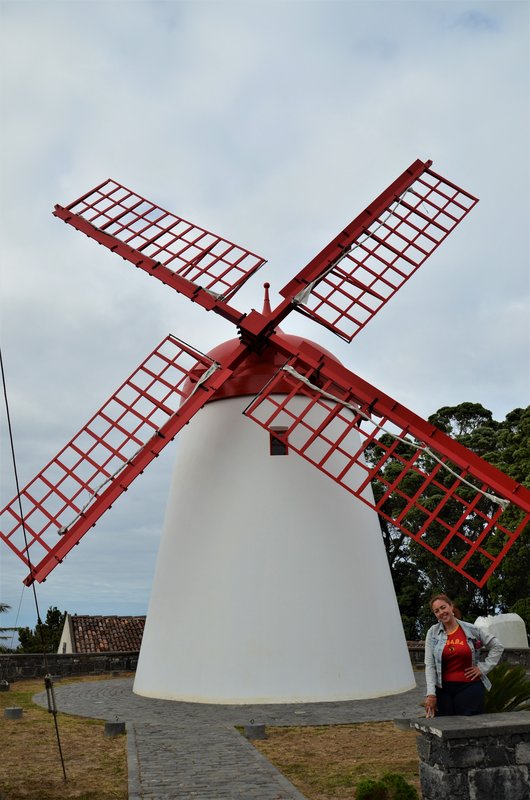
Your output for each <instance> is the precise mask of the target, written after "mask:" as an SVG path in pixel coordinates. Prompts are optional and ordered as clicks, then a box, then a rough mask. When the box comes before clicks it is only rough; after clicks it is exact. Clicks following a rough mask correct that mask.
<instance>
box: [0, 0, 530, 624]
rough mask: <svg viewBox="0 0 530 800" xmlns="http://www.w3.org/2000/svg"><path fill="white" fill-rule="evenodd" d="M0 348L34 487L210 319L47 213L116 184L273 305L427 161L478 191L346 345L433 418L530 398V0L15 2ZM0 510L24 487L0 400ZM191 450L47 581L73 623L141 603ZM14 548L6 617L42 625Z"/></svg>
mask: <svg viewBox="0 0 530 800" xmlns="http://www.w3.org/2000/svg"><path fill="white" fill-rule="evenodd" d="M0 5H1V11H2V18H1V29H2V33H1V37H2V41H1V47H0V58H1V97H2V109H1V110H2V118H3V119H2V129H1V133H0V145H1V147H0V152H1V159H2V175H1V209H0V210H1V214H0V225H1V248H2V250H1V256H2V257H1V270H2V273H1V303H2V305H1V321H2V331H1V344H2V353H3V360H4V367H5V374H6V382H7V391H8V396H9V401H10V411H11V420H12V425H13V434H14V442H15V448H16V457H17V468H18V475H19V480H20V483H21V486H24V485H25V484H26V483H27V482H29V480H30V479H31V478H33V477H34V475H35V474H36V473H37V472H39V471H40V469H41V468H42V467H43V466H44V465H45V464H46V463H47V462H48V460H49V459H51V458H52V457H53V456H54V455H55V454H56V453H57V452H58V450H59V449H60V448H61V447H62V446H63V445H64V444H65V443H66V442H67V441H68V440H69V439H70V438H71V437H72V436H73V435H74V434H75V433H76V432H77V431H78V430H79V429H80V428H81V427H82V425H83V424H84V423H85V422H86V421H87V419H88V418H89V417H90V416H92V414H93V413H94V412H95V411H96V410H97V409H98V408H99V407H100V406H101V405H102V404H103V402H104V401H105V400H106V399H107V397H108V396H109V395H111V394H112V392H113V391H114V389H115V388H116V387H117V386H118V385H119V384H120V383H121V382H122V380H123V379H124V378H125V377H126V376H128V375H129V374H130V373H131V372H132V371H133V369H134V368H135V366H136V365H137V364H138V363H139V362H140V361H141V360H143V358H144V357H145V356H146V355H147V354H148V353H149V352H151V350H152V349H153V348H154V347H155V345H156V344H158V342H159V341H160V340H161V339H162V338H164V336H165V335H166V334H167V333H169V332H171V333H174V334H176V335H177V336H179V337H180V338H182V339H184V340H185V341H187V342H189V343H190V344H192V345H194V346H196V347H197V348H199V349H201V350H203V351H208V350H210V349H211V348H212V347H213V346H215V345H216V344H218V343H219V342H221V341H223V340H225V339H228V338H231V337H232V336H233V335H234V331H233V329H232V328H231V326H230V325H229V323H227V322H225V321H224V320H221V319H220V318H219V317H215V316H214V315H209V314H207V313H205V312H204V311H203V310H202V309H201V308H198V307H195V306H193V305H192V304H191V303H189V302H188V301H186V299H185V298H183V297H181V296H178V295H177V294H175V293H174V292H173V291H172V290H171V289H169V288H167V287H164V286H163V285H162V284H160V283H159V282H157V281H153V280H150V279H149V278H148V277H147V275H145V273H142V272H140V271H139V270H135V269H133V268H132V267H131V266H129V265H127V264H126V263H125V262H124V261H122V260H121V259H119V258H118V257H116V256H113V255H112V254H111V253H109V252H108V251H107V250H106V249H104V248H102V247H98V246H97V245H96V244H95V243H94V242H92V241H90V240H89V239H87V238H85V237H84V236H82V235H81V234H79V233H77V232H76V231H74V230H73V229H71V228H70V227H69V226H66V225H64V224H63V223H62V222H60V221H59V220H57V219H56V218H54V217H53V216H52V213H51V212H52V210H53V207H54V204H55V203H60V204H64V205H66V204H67V203H68V202H70V201H72V200H73V199H75V198H77V197H78V196H80V195H81V194H83V193H84V192H85V191H87V190H88V189H90V188H92V187H93V186H95V185H96V184H98V183H100V182H101V181H103V180H105V179H106V178H108V177H112V178H114V179H115V180H117V181H118V182H120V183H123V184H125V185H126V186H129V187H131V188H132V189H134V190H136V191H137V192H138V193H139V194H141V195H143V196H144V197H147V198H149V199H151V200H153V201H155V202H157V203H158V204H160V205H162V206H163V207H165V208H167V209H169V210H171V211H174V212H175V213H177V214H179V215H181V216H183V217H184V218H186V219H189V220H192V221H193V222H195V223H197V224H198V225H200V226H203V227H205V228H208V229H210V230H213V231H215V232H216V233H219V234H221V235H223V236H225V237H227V238H228V239H231V240H232V241H235V242H238V243H240V244H242V245H244V246H246V247H248V248H249V249H250V250H253V251H254V252H257V253H258V254H260V255H262V256H264V257H265V258H267V259H268V264H267V265H266V266H265V267H264V268H263V269H262V270H261V271H260V272H259V273H258V274H257V275H256V276H255V277H254V278H253V279H252V280H251V281H249V283H248V284H247V285H246V286H245V287H244V289H243V290H242V291H241V292H240V293H239V294H238V295H236V297H235V298H234V299H233V301H232V305H234V306H236V307H238V308H241V309H242V310H246V309H250V308H251V307H255V308H258V309H261V305H262V295H263V290H262V284H263V282H264V281H265V280H268V281H270V282H271V285H272V286H271V300H272V302H273V304H276V303H277V302H279V299H280V298H279V296H278V295H277V294H276V293H275V290H278V289H280V288H281V287H282V286H283V285H284V284H285V283H287V281H288V279H289V278H291V277H292V276H293V275H294V274H295V273H296V272H298V270H299V269H300V268H301V267H302V266H303V265H304V264H305V263H306V262H307V261H309V259H310V258H311V257H312V256H313V255H314V254H315V253H316V252H318V251H319V250H320V249H321V248H322V247H323V246H324V245H325V244H326V243H327V242H328V241H329V240H330V239H331V238H333V237H334V236H335V235H336V234H337V233H338V232H339V231H340V230H341V229H342V228H343V227H344V226H345V225H346V224H347V223H348V222H349V221H350V220H351V219H353V217H355V216H356V215H357V214H358V213H359V212H360V211H362V210H363V209H364V208H365V207H366V206H367V205H368V203H369V202H370V200H371V199H373V198H374V197H375V196H376V195H378V194H379V193H380V192H381V191H382V190H383V189H384V188H385V187H386V186H387V185H388V184H389V183H391V182H392V181H393V180H394V178H396V177H397V176H398V175H399V174H400V173H401V172H402V171H403V170H404V169H405V168H406V167H407V166H409V164H410V163H411V162H412V161H414V160H415V159H416V158H421V159H428V158H431V159H432V160H433V162H434V164H433V169H434V170H436V171H437V172H439V173H441V174H442V175H444V176H445V177H447V178H448V179H449V180H452V181H454V182H455V183H457V184H459V185H460V186H462V187H463V188H464V189H466V190H468V191H469V192H471V193H472V194H475V195H476V196H478V197H479V198H480V203H479V204H478V205H477V206H476V208H475V209H474V210H473V211H472V213H471V214H470V215H469V216H468V217H467V218H466V220H465V221H464V222H463V223H462V224H461V225H460V226H459V227H458V228H457V230H456V231H455V232H454V233H453V234H452V235H451V236H450V237H449V239H448V240H447V241H446V242H445V243H444V245H443V246H442V247H441V248H440V249H439V250H438V251H437V252H436V253H435V254H434V255H433V256H432V257H431V258H430V259H429V260H428V261H427V263H426V264H425V265H424V266H423V267H422V269H421V270H420V271H419V272H418V274H417V275H416V276H415V277H414V278H413V279H412V280H411V281H410V283H409V284H407V285H406V286H405V287H404V288H403V289H402V290H401V291H400V292H399V293H398V295H397V296H396V297H395V298H394V299H393V300H392V302H391V303H389V304H388V305H387V306H386V307H385V308H384V309H383V310H382V311H381V312H380V314H379V315H378V316H377V317H376V318H375V319H374V320H372V322H371V323H370V324H369V325H368V326H367V328H366V329H365V331H364V332H362V333H361V334H360V335H359V336H358V337H356V339H355V340H354V341H353V342H352V344H350V345H347V344H345V343H344V342H342V341H341V340H340V339H338V338H337V337H335V336H334V335H333V334H332V333H330V332H327V331H325V330H324V329H322V328H321V327H320V326H318V325H317V324H316V323H314V322H311V321H308V320H306V319H304V318H303V317H302V316H301V315H298V314H291V316H290V317H289V319H288V321H286V322H285V323H284V324H283V328H284V330H286V331H287V332H291V333H298V334H302V335H304V336H307V337H309V338H311V339H313V340H314V341H316V342H319V343H320V344H322V345H323V346H324V347H326V348H328V349H330V350H332V351H333V352H334V353H335V354H336V355H337V356H338V357H339V358H340V359H341V360H342V361H343V363H345V364H346V365H347V366H348V367H349V368H350V369H352V370H353V371H354V372H357V373H359V374H360V375H361V376H363V377H364V378H366V379H367V380H369V381H370V382H371V383H373V384H375V385H376V386H378V387H379V388H381V389H382V390H383V391H385V392H386V393H388V394H390V395H392V396H393V397H395V398H396V399H398V400H399V401H400V402H401V403H403V404H404V405H406V406H408V407H409V408H411V409H412V410H414V411H415V412H417V413H419V414H421V415H422V416H428V415H429V414H431V413H432V412H434V411H435V410H436V409H438V408H440V407H441V406H444V405H456V404H458V403H460V402H463V401H473V402H477V403H482V404H483V405H484V406H485V407H486V408H489V409H491V411H492V412H493V413H494V416H495V418H497V419H503V418H504V416H505V414H506V413H507V412H508V411H510V410H511V409H513V408H515V407H520V406H526V405H527V404H528V402H529V394H530V393H529V386H530V376H529V363H530V352H529V350H530V334H529V319H530V299H529V295H530V291H529V272H530V243H529V236H530V234H529V220H530V196H529V195H530V179H529V167H530V154H529V143H530V122H529V108H530V103H529V100H530V92H529V83H530V63H529V48H528V41H529V38H528V37H529V34H530V25H529V5H528V3H527V2H510V1H509V0H502V2H469V3H468V2H446V1H445V0H444V1H443V2H420V1H418V2H400V1H399V0H395V1H394V2H346V1H344V2H334V1H333V0H326V2H320V1H319V0H315V1H314V2H310V1H309V0H291V1H290V2H289V0H283V1H281V2H280V1H279V2H273V1H272V0H267V1H266V0H257V1H256V2H252V1H251V0H249V1H248V2H224V1H223V0H216V1H215V2H201V0H193V1H192V2H143V1H142V0H138V1H137V2H120V1H119V0H115V2H108V0H105V2H81V1H80V0H78V2H46V0H39V1H38V2H30V1H28V0H16V2H13V1H11V0H2V2H1V4H0ZM0 417H1V426H2V427H1V433H2V473H1V479H2V486H1V499H2V505H4V504H5V503H6V502H8V501H9V500H10V499H11V498H12V496H13V495H14V493H15V483H14V477H13V469H12V465H11V459H10V455H9V450H8V443H7V439H6V414H5V408H4V407H2V410H1V414H0ZM177 452H178V442H176V443H174V444H172V445H170V446H169V447H167V448H166V450H165V451H164V454H163V455H162V456H161V457H160V458H159V459H158V461H157V462H156V463H155V464H153V465H152V467H151V468H150V470H149V471H148V472H147V473H146V474H145V475H144V476H142V477H141V478H139V479H138V481H137V482H136V483H135V484H134V485H133V487H132V488H131V490H130V491H129V492H128V493H127V495H126V496H125V497H124V498H122V499H121V500H120V502H119V503H117V504H116V506H115V508H113V509H112V510H111V512H110V513H108V514H107V515H106V516H105V517H104V518H103V519H102V520H101V521H100V523H99V524H98V526H97V527H96V528H95V529H94V530H93V531H91V532H90V533H89V534H88V535H87V536H86V537H85V538H84V539H83V541H82V542H81V544H80V546H79V547H77V548H75V551H74V552H72V553H71V554H70V556H69V557H68V558H67V559H66V561H65V562H64V563H63V564H62V565H61V566H60V567H58V568H57V569H56V570H55V571H54V572H53V573H52V574H51V576H50V577H49V578H48V580H47V581H46V582H45V583H44V584H42V585H37V597H38V601H39V606H40V610H41V615H42V616H43V617H44V616H45V613H46V610H47V608H48V607H49V606H51V605H56V606H58V607H59V608H60V609H61V610H68V611H69V612H71V613H79V614H143V613H145V612H146V610H147V604H148V598H149V592H150V583H151V577H152V573H153V569H154V563H155V557H156V551H157V544H158V541H159V536H160V530H161V525H162V520H163V514H164V508H165V503H166V496H167V486H168V482H169V475H170V471H171V468H172V465H173V461H174V459H175V456H176V454H177ZM26 572H27V570H26V568H25V566H24V565H23V564H22V563H21V562H19V561H18V559H17V558H16V557H15V556H14V555H12V553H11V551H10V550H9V549H8V548H7V547H6V546H5V545H4V546H2V547H1V548H0V580H1V586H0V601H1V602H4V603H8V604H9V605H11V607H12V609H11V611H10V612H9V613H8V614H3V615H2V618H1V619H0V625H3V626H7V625H30V626H32V627H33V626H34V624H35V621H36V615H35V610H34V601H33V595H32V592H31V591H30V590H28V589H25V590H23V588H22V583H21V581H22V579H23V578H24V576H25V574H26Z"/></svg>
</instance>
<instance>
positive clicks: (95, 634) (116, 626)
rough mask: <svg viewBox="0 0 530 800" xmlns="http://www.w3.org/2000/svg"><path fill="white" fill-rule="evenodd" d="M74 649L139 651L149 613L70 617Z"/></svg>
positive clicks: (111, 651) (113, 651) (112, 651)
mask: <svg viewBox="0 0 530 800" xmlns="http://www.w3.org/2000/svg"><path fill="white" fill-rule="evenodd" d="M70 620H71V624H72V645H73V647H72V649H73V651H74V653H116V652H138V651H139V650H140V644H141V642H142V635H143V632H144V625H145V617H88V616H77V614H74V615H73V616H71V617H70Z"/></svg>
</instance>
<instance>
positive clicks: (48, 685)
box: [0, 347, 67, 783]
mask: <svg viewBox="0 0 530 800" xmlns="http://www.w3.org/2000/svg"><path fill="white" fill-rule="evenodd" d="M0 369H1V372H2V387H3V390H4V402H5V407H6V418H7V430H8V434H9V443H10V447H11V459H12V462H13V475H14V477H15V487H16V490H17V500H18V508H19V514H20V520H21V524H22V533H23V535H24V544H25V550H26V554H27V557H28V563H29V567H30V570H31V568H32V564H31V556H30V553H29V548H28V538H27V534H26V526H25V524H24V514H23V511H22V501H21V499H20V484H19V482H18V471H17V462H16V457H15V444H14V441H13V431H12V428H11V416H10V414H9V401H8V398H7V386H6V379H5V372H4V361H3V358H2V348H1V347H0ZM31 588H32V589H33V599H34V601H35V609H36V612H37V628H38V630H39V634H40V637H41V641H42V648H43V655H44V666H45V668H46V675H45V677H44V686H45V689H46V695H47V698H48V711H49V712H50V713H51V714H52V715H53V721H54V724H55V734H56V738H57V747H58V749H59V757H60V759H61V767H62V770H63V778H64V781H65V783H66V781H67V777H66V769H65V765H64V758H63V750H62V747H61V737H60V735H59V725H58V723H57V708H56V705H55V696H54V693H53V683H52V679H51V676H50V669H49V666H48V654H47V649H46V647H47V646H46V641H45V637H44V629H43V624H42V619H41V616H40V611H39V603H38V600H37V588H36V586H35V581H33V583H32V584H31Z"/></svg>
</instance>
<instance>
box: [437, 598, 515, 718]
mask: <svg viewBox="0 0 530 800" xmlns="http://www.w3.org/2000/svg"><path fill="white" fill-rule="evenodd" d="M430 606H431V609H432V611H433V613H434V616H435V617H436V619H437V620H438V622H437V623H436V624H434V625H433V626H432V627H431V628H429V630H428V631H427V636H426V637H425V677H426V680H427V697H426V699H425V710H426V716H427V717H434V716H438V717H446V716H449V715H452V714H460V715H463V716H471V715H473V714H482V712H483V711H484V693H485V690H486V689H489V688H490V686H491V683H490V682H489V680H488V678H487V677H486V675H487V673H488V672H489V671H490V670H491V669H493V667H494V666H495V665H496V664H498V663H499V661H500V658H501V656H502V653H503V650H504V648H503V646H502V644H501V643H500V642H499V640H498V639H496V638H495V636H492V635H491V634H489V633H487V632H486V631H482V630H480V631H479V629H478V628H476V627H475V626H474V625H471V624H470V623H469V622H464V621H463V620H461V619H458V616H459V613H458V610H457V609H456V608H455V606H454V605H453V603H452V602H451V600H450V599H449V598H448V597H447V595H446V594H437V595H435V596H434V597H433V598H431V601H430ZM482 648H485V649H486V650H487V651H488V652H487V656H486V659H485V661H479V656H480V651H481V649H482Z"/></svg>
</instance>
